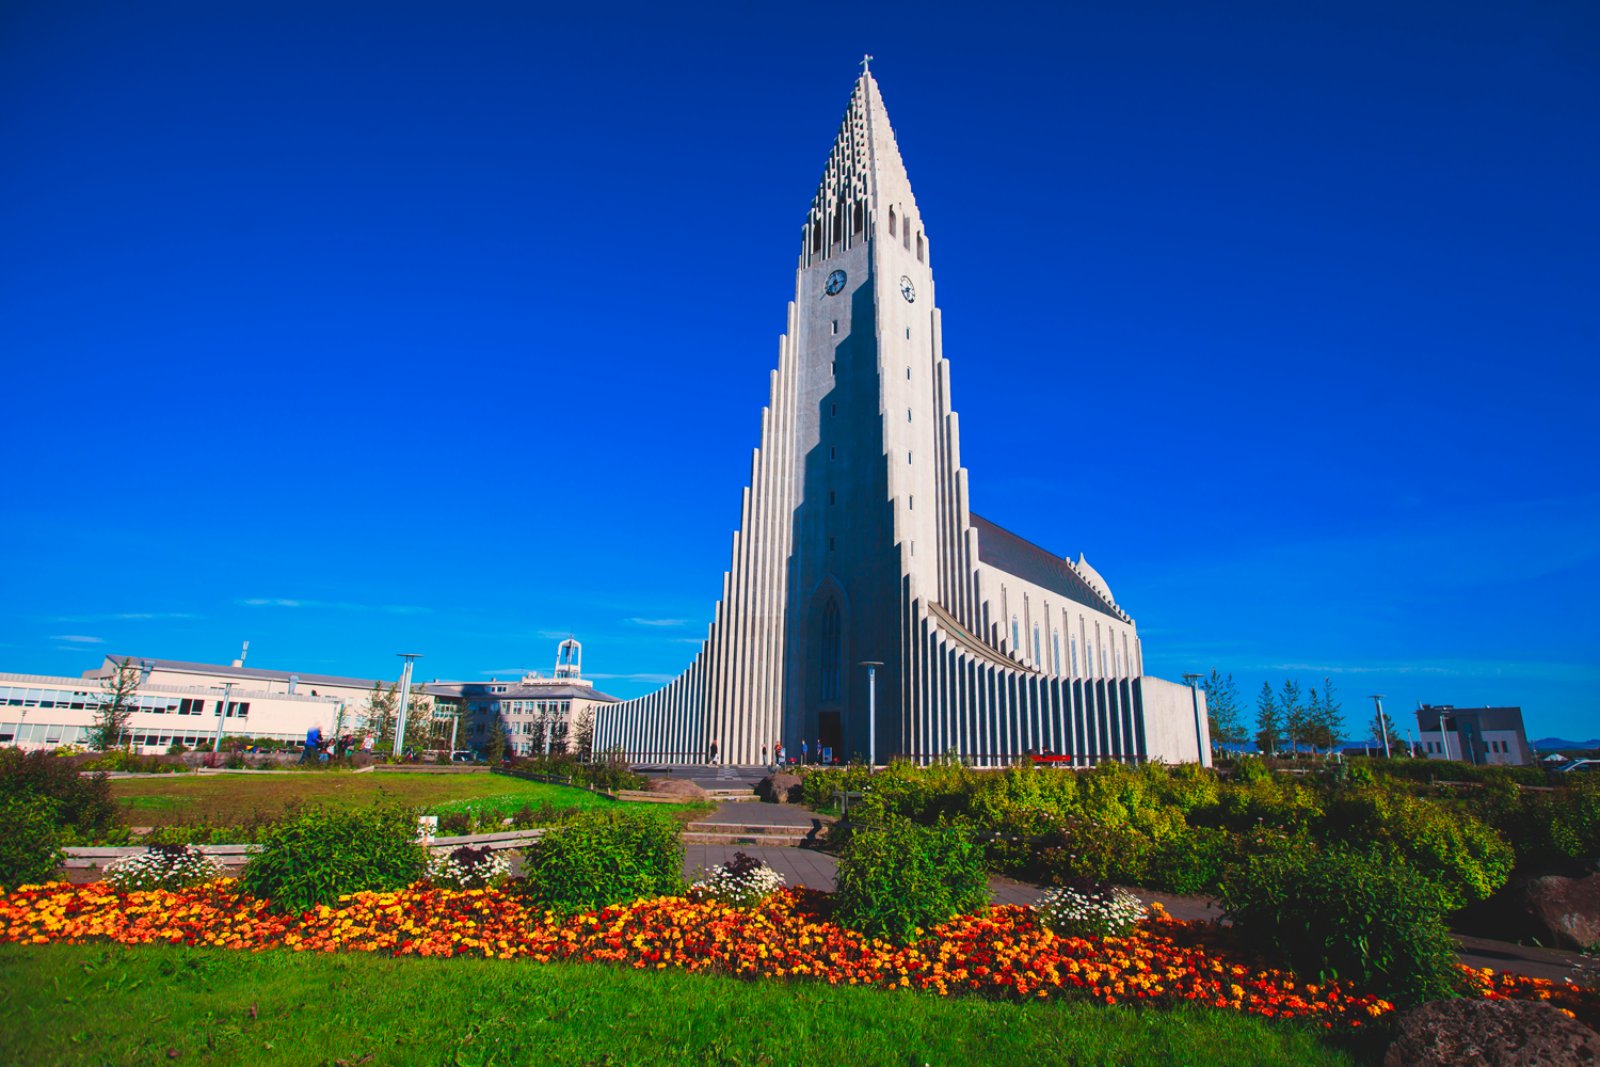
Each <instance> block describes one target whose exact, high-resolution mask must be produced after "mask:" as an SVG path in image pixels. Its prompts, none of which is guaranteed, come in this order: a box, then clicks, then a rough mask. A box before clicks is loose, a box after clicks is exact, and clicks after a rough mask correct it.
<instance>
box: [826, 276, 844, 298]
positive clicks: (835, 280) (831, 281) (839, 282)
mask: <svg viewBox="0 0 1600 1067" xmlns="http://www.w3.org/2000/svg"><path fill="white" fill-rule="evenodd" d="M844 283H845V273H844V271H842V270H836V271H834V272H833V273H832V274H830V275H828V295H829V296H833V295H834V294H835V293H837V292H839V290H841V289H843V288H844Z"/></svg>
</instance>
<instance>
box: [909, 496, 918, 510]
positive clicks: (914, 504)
mask: <svg viewBox="0 0 1600 1067" xmlns="http://www.w3.org/2000/svg"><path fill="white" fill-rule="evenodd" d="M906 510H907V511H916V510H917V498H916V497H914V496H908V497H906Z"/></svg>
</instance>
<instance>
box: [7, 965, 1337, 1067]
mask: <svg viewBox="0 0 1600 1067" xmlns="http://www.w3.org/2000/svg"><path fill="white" fill-rule="evenodd" d="M0 988H4V989H6V990H7V991H8V992H7V998H6V999H7V1004H6V1008H7V1025H6V1026H5V1027H0V1062H6V1063H60V1064H102V1063H125V1064H136V1063H157V1062H159V1063H166V1062H171V1061H176V1062H180V1063H205V1064H255V1063H264V1062H271V1063H274V1064H286V1065H292V1064H339V1063H343V1064H356V1063H371V1064H440V1065H454V1067H488V1065H491V1064H497V1065H499V1064H521V1063H539V1064H586V1065H599V1064H604V1065H607V1067H627V1065H633V1064H638V1065H673V1064H684V1065H690V1064H692V1065H695V1067H699V1065H701V1064H752V1065H753V1064H813V1063H818V1062H821V1063H827V1064H849V1065H851V1067H866V1065H873V1064H894V1065H921V1064H930V1065H940V1064H962V1065H964V1064H1025V1065H1027V1067H1037V1065H1038V1064H1041V1063H1062V1064H1126V1063H1172V1064H1186V1065H1205V1064H1219V1065H1222V1064H1226V1065H1228V1067H1243V1065H1249V1064H1263V1065H1265V1064H1283V1063H1293V1064H1312V1065H1316V1064H1330V1065H1332V1064H1345V1065H1348V1064H1354V1063H1356V1062H1359V1061H1358V1060H1357V1059H1356V1058H1355V1057H1354V1055H1353V1054H1352V1052H1351V1050H1349V1049H1345V1048H1340V1047H1337V1046H1336V1045H1335V1044H1333V1043H1331V1042H1330V1041H1328V1040H1327V1039H1325V1038H1322V1037H1319V1036H1318V1035H1317V1034H1315V1033H1314V1032H1312V1031H1311V1030H1309V1029H1307V1028H1305V1027H1303V1026H1301V1025H1299V1024H1297V1023H1284V1022H1272V1021H1270V1020H1265V1019H1260V1018H1253V1017H1247V1016H1243V1015H1236V1014H1232V1013H1227V1012H1221V1011H1215V1010H1212V1009H1208V1008H1200V1007H1185V1008H1182V1009H1177V1010H1170V1011H1165V1010H1148V1009H1140V1008H1134V1007H1128V1006H1118V1007H1113V1008H1108V1007H1105V1006H1103V1005H1098V1004H1090V1003H1070V1002H1061V1001H1050V1002H1029V1003H1024V1004H1018V1003H1012V1002H1002V1001H992V1000H982V999H978V998H976V997H957V998H951V999H939V998H935V997H931V996H927V995H923V994H918V993H913V992H910V991H904V992H888V991H883V990H875V989H864V988H853V987H849V986H840V987H833V986H828V985H825V984H822V983H820V982H801V981H797V982H793V983H785V982H774V981H759V982H741V981H738V980H735V979H730V978H716V977H709V976H704V975H691V974H684V973H682V972H678V971H664V972H641V971H635V970H631V969H626V968H620V967H611V966H599V965H594V964H547V965H535V964H530V963H527V962H519V961H500V960H468V959H453V960H429V959H416V958H404V959H399V958H383V957H373V956H365V955H324V954H310V953H306V954H299V953H291V952H285V951H276V952H263V953H255V954H251V953H242V952H221V951H215V950H206V949H190V948H181V947H167V946H144V947H137V948H128V947H121V946H101V945H0Z"/></svg>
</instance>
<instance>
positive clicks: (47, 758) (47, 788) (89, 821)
mask: <svg viewBox="0 0 1600 1067" xmlns="http://www.w3.org/2000/svg"><path fill="white" fill-rule="evenodd" d="M5 797H11V798H17V799H26V798H29V797H47V798H49V799H50V800H52V801H54V802H55V805H56V819H57V820H58V825H61V826H70V827H71V828H72V829H73V830H74V831H76V832H78V833H83V834H93V833H104V832H105V831H106V830H107V829H108V828H109V827H110V826H111V824H112V822H113V821H114V820H115V818H116V812H117V809H116V805H115V804H113V803H112V800H111V783H110V781H109V780H107V778H106V776H105V775H104V774H90V775H83V774H79V773H78V768H77V764H76V761H75V760H72V759H62V758H58V757H56V756H53V755H51V754H50V753H49V752H45V751H43V750H39V751H35V752H23V751H22V750H21V749H19V748H0V798H5Z"/></svg>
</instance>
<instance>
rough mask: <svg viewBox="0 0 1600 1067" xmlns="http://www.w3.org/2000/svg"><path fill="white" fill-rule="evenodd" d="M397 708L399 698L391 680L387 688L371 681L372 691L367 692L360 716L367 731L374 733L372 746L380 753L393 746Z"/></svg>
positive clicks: (398, 706) (387, 750)
mask: <svg viewBox="0 0 1600 1067" xmlns="http://www.w3.org/2000/svg"><path fill="white" fill-rule="evenodd" d="M399 708H400V698H399V696H398V695H397V694H396V693H395V686H394V683H393V682H390V683H389V686H388V688H387V689H386V688H384V686H383V685H382V683H380V682H373V683H372V692H370V693H368V694H367V703H366V706H365V707H364V708H362V718H363V719H364V720H365V722H364V726H365V728H366V729H367V731H368V732H370V733H372V734H374V735H376V740H375V741H374V742H373V747H374V749H375V750H376V751H378V752H380V753H381V752H389V751H391V750H392V749H393V748H394V729H395V717H396V715H397V714H398V712H399Z"/></svg>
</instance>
